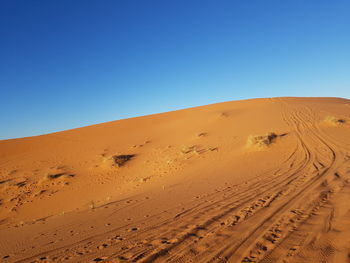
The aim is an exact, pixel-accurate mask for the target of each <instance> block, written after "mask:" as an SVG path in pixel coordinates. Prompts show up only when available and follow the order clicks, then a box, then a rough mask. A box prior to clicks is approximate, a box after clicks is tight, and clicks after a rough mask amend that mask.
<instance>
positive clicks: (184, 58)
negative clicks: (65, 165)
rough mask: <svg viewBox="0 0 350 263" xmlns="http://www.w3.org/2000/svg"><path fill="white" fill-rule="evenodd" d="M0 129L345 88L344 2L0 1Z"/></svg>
mask: <svg viewBox="0 0 350 263" xmlns="http://www.w3.org/2000/svg"><path fill="white" fill-rule="evenodd" d="M0 89H1V94H0V95H1V96H0V139H5V138H14V137H23V136H31V135H38V134H43V133H49V132H53V131H59V130H65V129H69V128H74V127H80V126H85V125H89V124H95V123H100V122H105V121H111V120H116V119H121V118H127V117H133V116H139V115H146V114H150V113H157V112H164V111H169V110H175V109H180V108H186V107H192V106H199V105H204V104H209V103H214V102H221V101H228V100H237V99H244V98H255V97H272V96H338V97H347V98H349V96H350V1H347V0H344V1H337V0H332V1H329V0H327V1H325V0H314V1H311V0H310V1H308V0H290V1H287V0H283V1H281V0H276V1H270V0H264V1H262V0H250V1H247V0H241V1H234V0H227V1H224V0H222V1H214V0H212V1H206V0H196V1H195V0H193V1H191V0H184V1H182V0H172V1H171V0H159V1H152V0H147V1H145V0H139V1H137V0H133V1H129V0H124V1H122V0H119V1H118V0H114V1H108V0H104V1H97V0H96V1H89V0H82V1H77V0H76V1H71V0H56V1H51V0H50V1H47V0H42V1H38V0H31V1H28V0H22V1H19V0H1V1H0Z"/></svg>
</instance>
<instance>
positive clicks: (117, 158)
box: [112, 154, 135, 167]
mask: <svg viewBox="0 0 350 263" xmlns="http://www.w3.org/2000/svg"><path fill="white" fill-rule="evenodd" d="M134 157H135V154H122V155H114V156H112V158H113V161H114V163H115V164H116V165H117V166H118V167H121V166H123V165H124V164H125V163H126V162H127V161H129V160H131V159H132V158H134Z"/></svg>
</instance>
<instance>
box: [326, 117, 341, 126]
mask: <svg viewBox="0 0 350 263" xmlns="http://www.w3.org/2000/svg"><path fill="white" fill-rule="evenodd" d="M324 122H326V123H328V124H331V125H341V124H343V123H345V120H343V119H339V118H336V117H334V116H326V117H325V118H324Z"/></svg>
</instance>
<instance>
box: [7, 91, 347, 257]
mask: <svg viewBox="0 0 350 263" xmlns="http://www.w3.org/2000/svg"><path fill="white" fill-rule="evenodd" d="M3 125H6V124H3ZM0 261H1V262H4V263H7V262H178V263H180V262H233V263H236V262H264V263H268V262H279V263H282V262H291V263H292V262H293V263H294V262H303V263H304V262H308V263H315V262H327V263H328V262H334V263H340V262H350V100H347V99H341V98H291V97H288V98H287V97H286V98H266V99H251V100H242V101H232V102H225V103H218V104H212V105H207V106H202V107H196V108H190V109H184V110H179V111H173V112H167V113H161V114H155V115H149V116H143V117H137V118H131V119H124V120H118V121H113V122H108V123H102V124H98V125H93V126H88V127H83V128H78V129H73V130H68V131H63V132H57V133H52V134H47V135H41V136H35V137H28V138H21V139H11V140H2V141H0Z"/></svg>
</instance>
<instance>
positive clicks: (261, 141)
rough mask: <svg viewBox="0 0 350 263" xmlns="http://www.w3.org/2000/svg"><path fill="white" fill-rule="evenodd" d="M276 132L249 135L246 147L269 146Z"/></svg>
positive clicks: (260, 147) (259, 147) (275, 136)
mask: <svg viewBox="0 0 350 263" xmlns="http://www.w3.org/2000/svg"><path fill="white" fill-rule="evenodd" d="M277 136H278V135H277V134H276V133H273V132H270V133H268V134H267V135H258V136H254V135H250V136H249V137H248V140H247V147H248V148H258V149H262V148H266V147H267V146H269V145H270V144H271V143H273V142H274V140H275V139H276V138H277Z"/></svg>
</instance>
